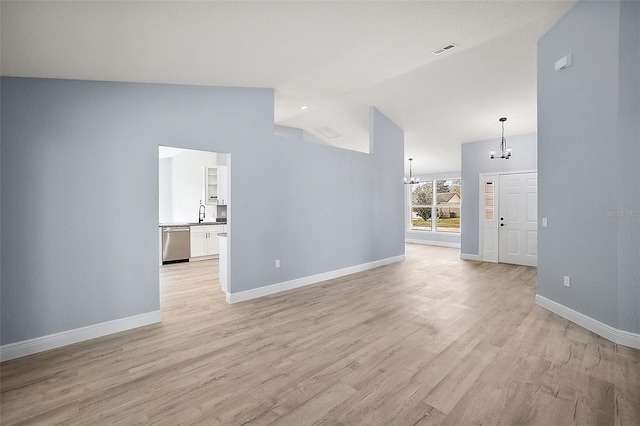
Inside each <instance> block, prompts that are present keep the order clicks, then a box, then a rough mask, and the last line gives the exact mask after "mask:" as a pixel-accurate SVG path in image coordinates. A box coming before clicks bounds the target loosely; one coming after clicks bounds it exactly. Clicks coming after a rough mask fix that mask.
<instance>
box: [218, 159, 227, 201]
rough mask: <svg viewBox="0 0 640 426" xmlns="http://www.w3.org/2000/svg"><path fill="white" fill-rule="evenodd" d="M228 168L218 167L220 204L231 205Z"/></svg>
mask: <svg viewBox="0 0 640 426" xmlns="http://www.w3.org/2000/svg"><path fill="white" fill-rule="evenodd" d="M228 181H229V180H228V178H227V166H218V204H229V185H228Z"/></svg>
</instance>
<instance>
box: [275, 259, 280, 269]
mask: <svg viewBox="0 0 640 426" xmlns="http://www.w3.org/2000/svg"><path fill="white" fill-rule="evenodd" d="M279 267H280V259H276V268H279Z"/></svg>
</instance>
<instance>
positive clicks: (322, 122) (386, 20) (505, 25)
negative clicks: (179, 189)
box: [0, 1, 574, 173]
mask: <svg viewBox="0 0 640 426" xmlns="http://www.w3.org/2000/svg"><path fill="white" fill-rule="evenodd" d="M573 4H574V2H573V1H470V2H466V1H381V2H371V1H357V2H328V1H283V2H269V1H253V2H239V1H230V2H222V1H208V2H207V1H200V2H190V1H163V2H155V1H140V2H120V1H118V2H116V1H112V2H109V1H107V2H98V1H74V2H58V1H45V2H34V1H15V2H13V1H3V2H2V3H1V6H0V14H1V24H2V25H1V34H0V35H1V46H0V47H1V50H0V54H1V61H0V65H1V71H2V75H6V76H26V77H50V78H68V79H87V80H107V81H129V82H151V83H172V84H194V85H213V86H239V87H270V88H274V89H275V97H276V101H275V122H276V123H277V124H280V125H284V126H291V127H299V128H303V129H305V130H307V131H309V132H310V133H312V134H314V135H315V136H317V137H319V138H320V139H323V140H325V141H326V142H328V143H330V144H332V145H335V146H339V147H343V148H348V149H355V150H362V151H366V150H367V149H368V107H369V106H370V105H374V106H376V107H377V108H378V109H380V110H381V111H382V112H383V113H384V114H386V115H387V116H388V117H390V118H391V119H392V120H393V121H394V122H395V123H396V124H398V125H399V126H400V127H401V128H403V129H404V131H405V156H406V157H410V156H412V157H414V158H415V161H414V163H413V166H414V172H418V173H427V172H443V171H453V170H459V169H460V144H462V143H464V142H469V141H475V140H482V139H490V138H494V137H495V138H496V146H497V145H498V142H499V136H500V123H499V122H498V118H499V117H502V116H506V117H508V121H507V123H506V126H505V128H506V135H507V136H509V135H510V134H511V135H512V134H520V133H526V132H532V131H535V130H536V42H537V40H538V38H540V36H542V35H543V34H544V33H545V32H546V31H547V30H548V29H549V28H550V27H551V26H552V25H553V23H555V22H556V21H557V20H558V18H559V17H560V16H561V15H562V14H563V13H564V12H566V11H567V10H568V9H569V8H570V7H571V6H572V5H573ZM451 43H454V44H456V45H457V47H456V48H454V49H452V50H450V51H448V52H446V53H444V54H442V55H439V56H436V55H433V54H432V53H431V52H432V51H435V50H437V49H439V48H442V47H444V46H447V45H449V44H451ZM303 106H306V109H301V108H302V107H303ZM322 127H329V128H330V129H332V130H334V131H335V132H337V133H338V134H339V135H340V136H338V137H334V138H326V137H325V136H323V135H322V134H321V133H319V132H318V131H317V130H316V129H318V128H322Z"/></svg>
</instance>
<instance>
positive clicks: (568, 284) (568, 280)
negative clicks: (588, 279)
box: [564, 275, 571, 287]
mask: <svg viewBox="0 0 640 426" xmlns="http://www.w3.org/2000/svg"><path fill="white" fill-rule="evenodd" d="M564 286H565V287H571V278H570V277H568V276H566V275H565V276H564Z"/></svg>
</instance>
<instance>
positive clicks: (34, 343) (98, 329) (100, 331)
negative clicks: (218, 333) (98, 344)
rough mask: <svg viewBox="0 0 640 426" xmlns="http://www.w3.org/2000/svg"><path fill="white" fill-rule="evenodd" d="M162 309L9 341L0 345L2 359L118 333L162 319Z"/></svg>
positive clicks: (0, 358)
mask: <svg viewBox="0 0 640 426" xmlns="http://www.w3.org/2000/svg"><path fill="white" fill-rule="evenodd" d="M161 319H162V318H161V315H160V311H153V312H147V313H144V314H140V315H134V316H132V317H127V318H120V319H117V320H113V321H107V322H101V323H99V324H93V325H89V326H86V327H80V328H75V329H73V330H67V331H62V332H60V333H55V334H49V335H47V336H42V337H36V338H35V339H29V340H23V341H21V342H16V343H9V344H8V345H3V346H0V361H8V360H10V359H14V358H20V357H23V356H26V355H31V354H35V353H38V352H43V351H48V350H49V349H55V348H59V347H62V346H67V345H71V344H73V343H78V342H83V341H85V340H89V339H95V338H96V337H102V336H106V335H108V334H113V333H118V332H121V331H125V330H131V329H132V328H138V327H142V326H145V325H149V324H155V323H158V322H160V321H161Z"/></svg>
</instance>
